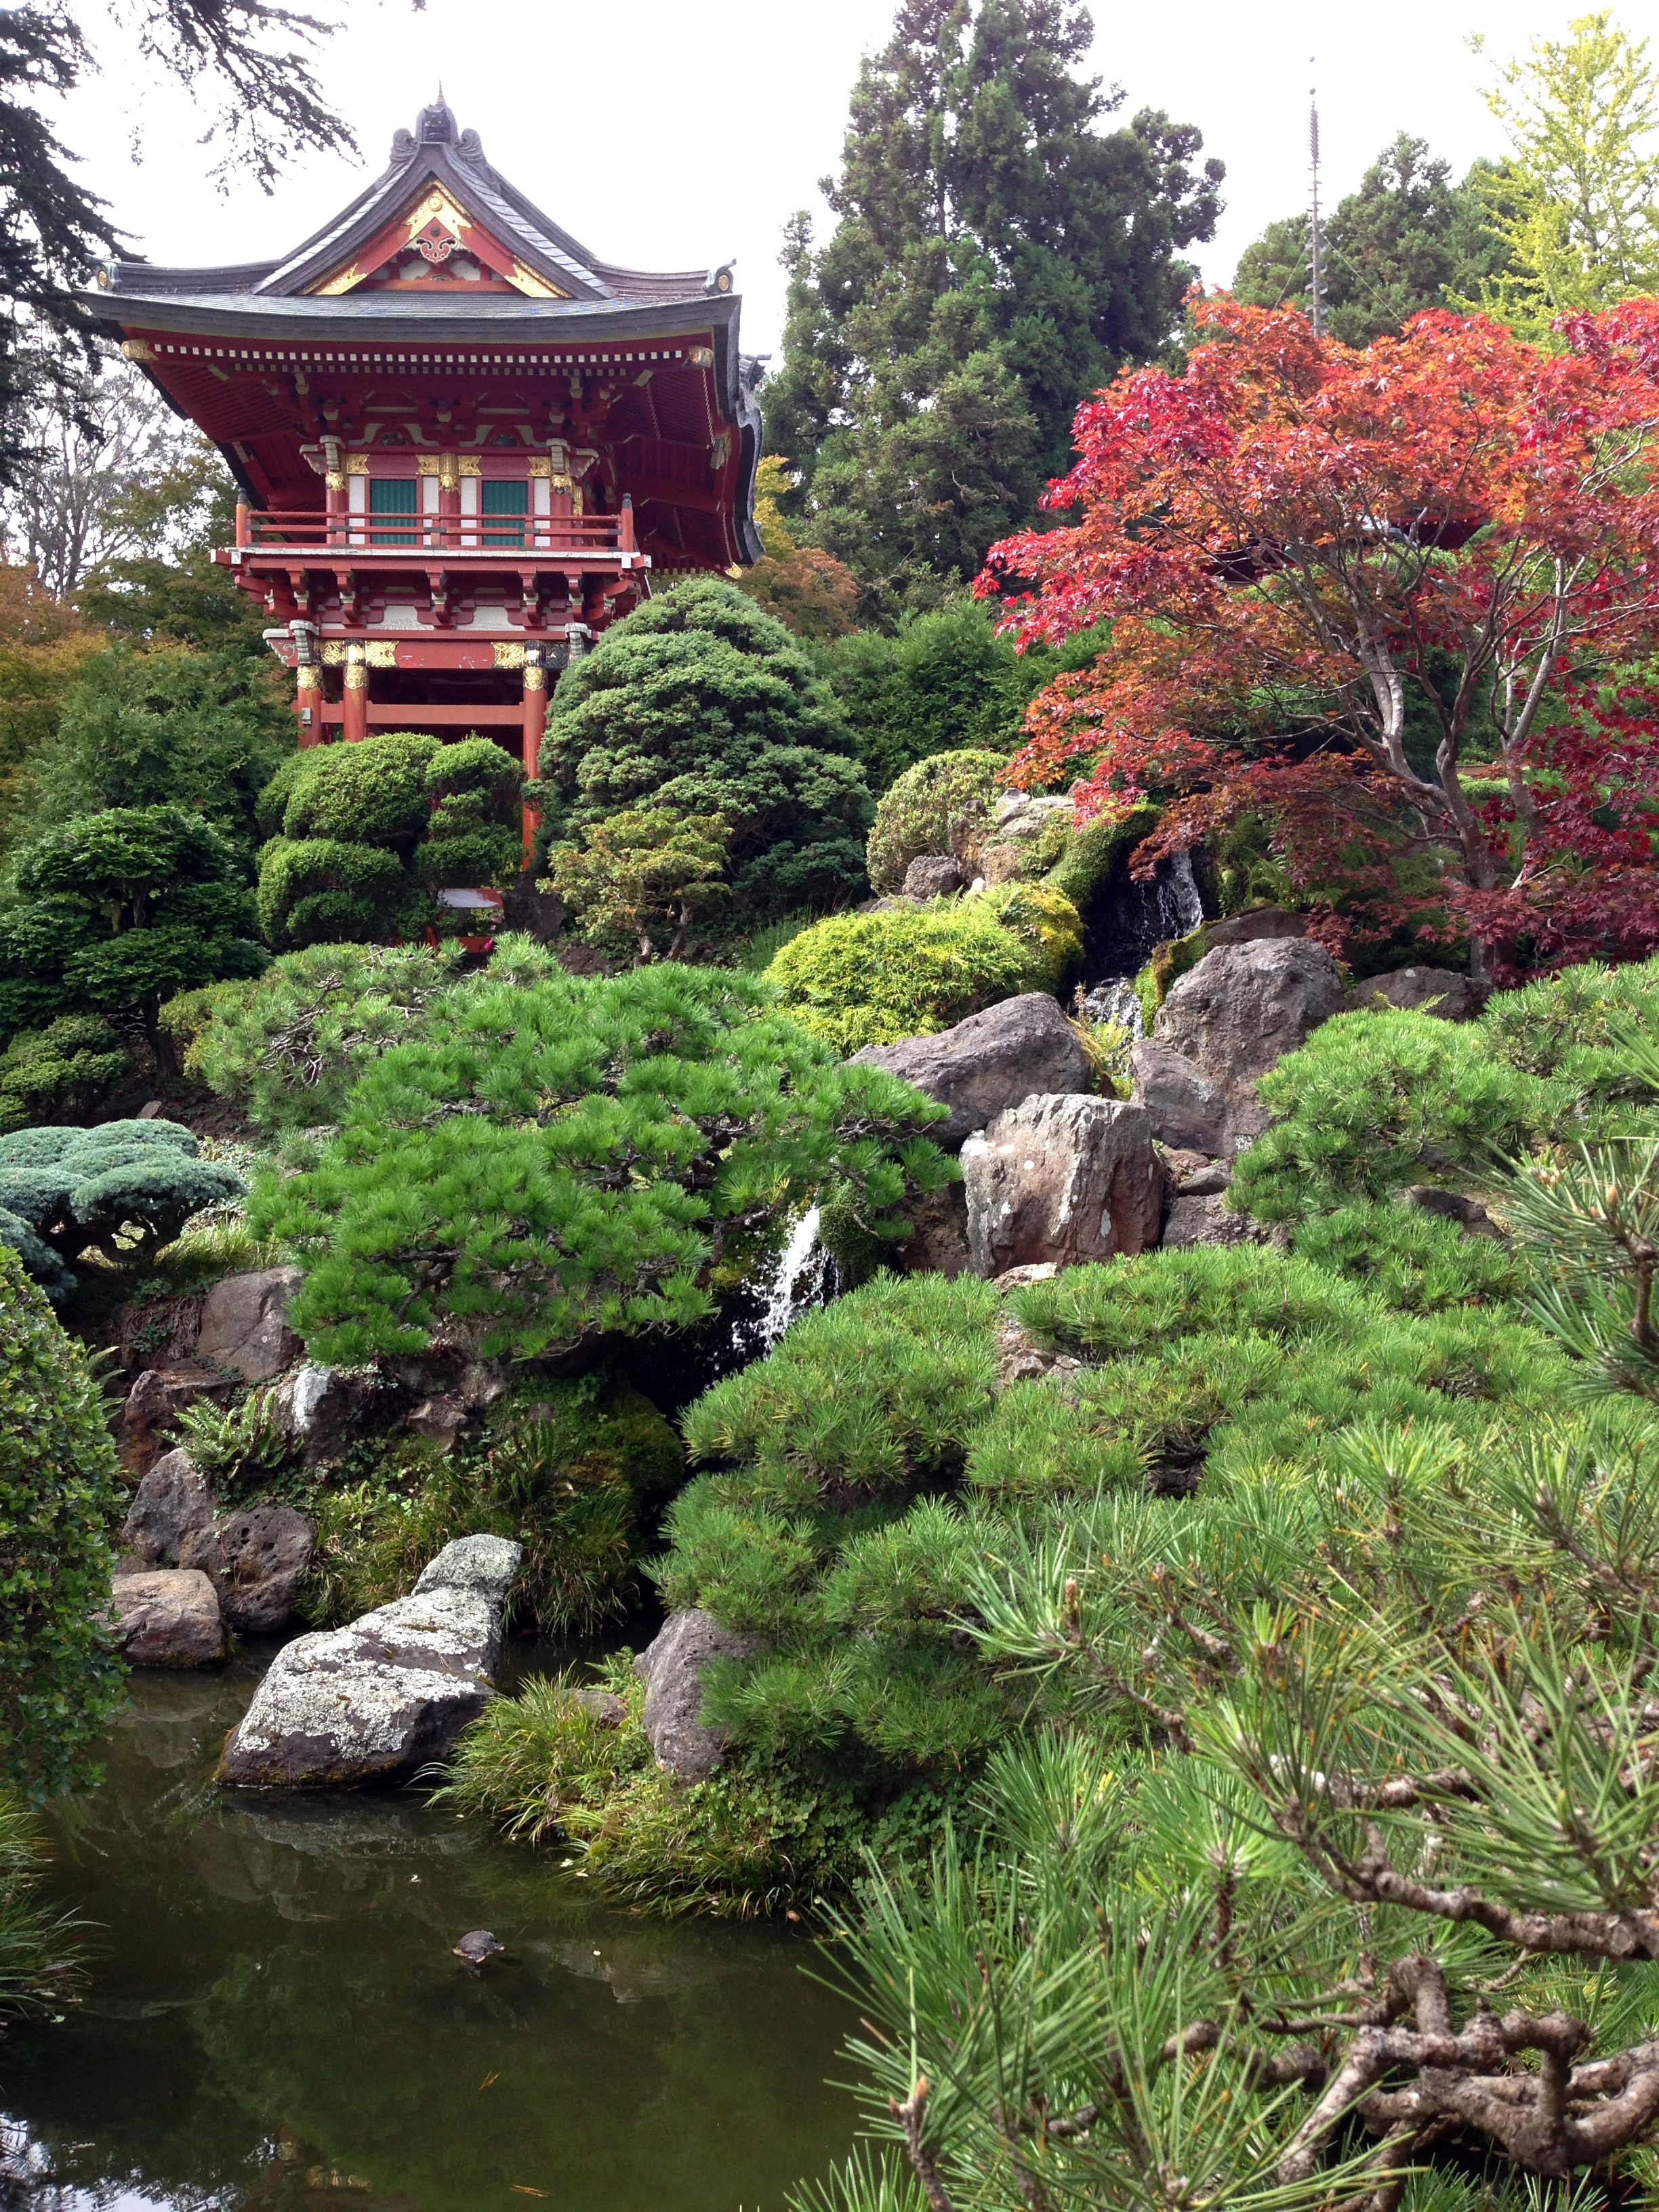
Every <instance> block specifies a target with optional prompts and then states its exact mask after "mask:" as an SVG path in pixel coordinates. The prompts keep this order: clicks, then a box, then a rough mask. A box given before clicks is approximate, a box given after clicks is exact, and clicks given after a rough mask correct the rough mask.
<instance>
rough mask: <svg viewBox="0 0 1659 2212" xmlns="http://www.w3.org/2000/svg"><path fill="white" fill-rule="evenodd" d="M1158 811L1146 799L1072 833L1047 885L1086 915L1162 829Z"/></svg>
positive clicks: (1103, 816)
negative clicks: (1118, 871) (1135, 853)
mask: <svg viewBox="0 0 1659 2212" xmlns="http://www.w3.org/2000/svg"><path fill="white" fill-rule="evenodd" d="M1157 827H1158V808H1157V807H1156V806H1154V805H1152V802H1151V801H1150V800H1149V799H1146V800H1142V801H1141V802H1140V803H1139V805H1134V806H1130V807H1126V808H1125V809H1124V811H1122V813H1121V814H1115V815H1107V814H1102V815H1097V817H1096V818H1095V819H1094V820H1093V821H1092V822H1085V823H1084V825H1083V827H1082V828H1081V829H1073V831H1072V833H1071V836H1069V837H1068V838H1067V839H1066V848H1065V850H1064V851H1063V852H1062V853H1061V854H1060V858H1059V859H1058V860H1056V861H1055V863H1054V866H1053V867H1051V868H1050V869H1049V871H1048V875H1047V876H1046V877H1045V878H1044V881H1045V882H1046V883H1047V884H1048V886H1049V888H1050V889H1051V890H1057V891H1059V892H1060V895H1061V896H1063V897H1065V898H1068V899H1070V901H1071V902H1072V904H1073V906H1074V907H1076V908H1077V909H1078V911H1079V914H1082V915H1087V913H1088V911H1089V908H1091V906H1092V905H1093V903H1094V902H1095V900H1096V899H1097V898H1098V897H1099V896H1100V895H1101V893H1102V892H1103V890H1105V889H1106V886H1107V884H1109V882H1110V881H1111V878H1112V876H1113V874H1114V873H1115V871H1116V869H1117V867H1118V866H1119V864H1120V863H1121V861H1122V860H1124V859H1125V858H1126V857H1127V854H1130V853H1131V852H1133V849H1134V848H1135V847H1136V846H1137V845H1138V844H1139V843H1140V842H1141V840H1142V838H1144V837H1150V836H1152V831H1153V830H1154V829H1156V828H1157Z"/></svg>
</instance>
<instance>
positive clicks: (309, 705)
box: [294, 661, 323, 749]
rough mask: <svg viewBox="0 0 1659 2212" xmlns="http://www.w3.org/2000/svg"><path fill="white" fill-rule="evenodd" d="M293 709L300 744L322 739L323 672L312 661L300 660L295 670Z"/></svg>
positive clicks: (314, 743)
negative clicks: (297, 723)
mask: <svg viewBox="0 0 1659 2212" xmlns="http://www.w3.org/2000/svg"><path fill="white" fill-rule="evenodd" d="M294 711H295V714H296V715H298V717H299V721H300V744H301V748H302V749H303V748H304V747H305V746H307V745H318V744H321V743H322V741H323V671H322V670H321V669H320V668H319V667H318V666H317V665H316V664H315V662H314V661H305V662H301V665H300V666H299V668H298V669H297V670H296V671H295V693H294Z"/></svg>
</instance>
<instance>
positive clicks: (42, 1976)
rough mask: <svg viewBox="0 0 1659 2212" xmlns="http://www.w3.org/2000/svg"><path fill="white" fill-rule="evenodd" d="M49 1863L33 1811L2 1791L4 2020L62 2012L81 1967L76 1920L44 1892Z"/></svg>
mask: <svg viewBox="0 0 1659 2212" xmlns="http://www.w3.org/2000/svg"><path fill="white" fill-rule="evenodd" d="M45 1866H46V1854H45V1852H44V1850H42V1848H41V1838H40V1831H39V1829H38V1827H37V1826H36V1821H35V1815H34V1814H33V1811H32V1809H31V1808H29V1807H28V1806H27V1803H26V1802H25V1801H24V1800H23V1799H22V1798H21V1797H20V1796H17V1795H16V1794H15V1792H13V1791H11V1790H0V2020H3V2019H5V2018H6V2017H7V2016H8V2015H19V2014H21V2015H24V2016H25V2017H27V2015H30V2014H35V2015H39V2014H41V2013H55V2012H58V2008H59V2007H60V2006H61V2005H62V2003H63V2002H64V1994H65V1990H66V1988H67V1987H68V1986H69V1984H68V1980H67V1978H68V1977H69V1976H70V1974H71V1973H72V1972H74V1969H75V1967H76V1954H75V1948H74V1942H73V1938H72V1936H71V1932H70V1931H71V1927H72V1923H70V1922H69V1921H68V1920H67V1919H65V1918H64V1917H62V1916H60V1915H58V1914H57V1913H53V1912H51V1911H48V1910H47V1909H46V1905H44V1904H43V1903H42V1901H41V1899H40V1895H39V1890H40V1878H41V1875H42V1874H43V1873H44V1871H45ZM58 2016H59V2017H60V2018H61V2017H62V2015H61V2013H59V2015H58Z"/></svg>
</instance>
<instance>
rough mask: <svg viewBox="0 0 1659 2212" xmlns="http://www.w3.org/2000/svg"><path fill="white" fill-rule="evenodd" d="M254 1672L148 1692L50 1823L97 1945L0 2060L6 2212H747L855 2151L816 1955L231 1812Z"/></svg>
mask: <svg viewBox="0 0 1659 2212" xmlns="http://www.w3.org/2000/svg"><path fill="white" fill-rule="evenodd" d="M261 1663H262V1662H259V1661H258V1660H252V1659H250V1660H244V1661H242V1662H238V1664H237V1666H236V1667H235V1668H233V1669H231V1670H229V1671H228V1673H226V1674H220V1675H219V1676H217V1677H209V1676H205V1675H197V1676H188V1677H172V1678H169V1677H167V1676H150V1677H148V1678H145V1679H143V1680H141V1681H140V1682H139V1683H138V1685H137V1692H136V1696H135V1699H134V1702H133V1705H132V1708H131V1711H129V1712H128V1713H127V1714H126V1715H125V1717H123V1719H122V1720H121V1722H120V1723H118V1726H117V1728H116V1729H114V1731H113V1732H112V1742H111V1748H110V1755H109V1778H108V1780H107V1782H106V1784H105V1785H104V1787H103V1788H102V1789H101V1790H98V1791H97V1792H95V1793H94V1795H93V1796H90V1797H88V1798H87V1799H84V1800H82V1801H80V1802H77V1803H76V1804H74V1805H72V1806H70V1807H69V1808H65V1809H64V1812H63V1813H62V1814H61V1816H60V1817H59V1818H58V1821H57V1823H56V1826H55V1837H56V1843H57V1855H58V1864H57V1867H56V1870H55V1874H54V1887H55V1889H56V1890H57V1892H58V1893H59V1894H60V1895H61V1896H62V1898H63V1899H64V1901H65V1902H66V1903H69V1904H70V1905H73V1906H74V1907H75V1908H76V1910H78V1911H81V1912H82V1913H83V1914H84V1915H85V1916H86V1917H88V1919H90V1920H92V1921H94V1922H95V1923H100V1925H99V1926H98V1928H97V1929H95V1930H94V1936H93V1948H94V1956H93V1960H92V1966H93V1972H92V1978H91V1981H90V1984H89V1986H88V1989H87V1990H86V1992H85V1995H84V1997H83V1999H82V2002H81V2003H80V2004H79V2005H78V2006H77V2007H76V2008H75V2009H74V2010H73V2012H72V2013H71V2014H70V2018H69V2019H68V2021H66V2022H65V2024H64V2026H62V2027H35V2026H25V2027H19V2028H16V2029H15V2030H14V2031H13V2033H12V2034H11V2035H10V2037H9V2039H8V2040H7V2042H6V2043H5V2045H4V2046H3V2049H0V2110H3V2111H4V2112H5V2113H7V2114H8V2115H9V2118H8V2119H7V2121H6V2122H5V2123H4V2124H3V2125H4V2128H5V2132H4V2133H3V2135H0V2212H82V2208H91V2207H93V2206H97V2207H100V2208H106V2207H107V2208H112V2212H113V2208H126V2207H131V2208H134V2212H137V2208H139V2207H145V2206H149V2207H167V2208H169V2209H170V2212H185V2208H190V2212H197V2208H200V2209H201V2212H207V2208H210V2207H218V2206H224V2207H227V2208H232V2207H234V2208H237V2212H301V2208H306V2212H313V2208H319V2207H321V2206H325V2205H328V2206H336V2207H338V2206H350V2207H354V2208H359V2212H393V2209H394V2208H396V2212H450V2208H454V2212H477V2208H478V2207H481V2206H483V2207H487V2206H490V2205H499V2206H500V2207H501V2208H502V2212H512V2208H513V2207H515V2206H517V2207H520V2208H522V2207H524V2206H526V2205H528V2204H530V2203H535V2202H537V2201H538V2200H539V2201H541V2202H544V2203H547V2204H548V2205H550V2206H552V2207H556V2208H568V2212H577V2208H578V2207H580V2208H581V2212H636V2208H637V2212H645V2209H646V2208H647V2207H650V2208H652V2212H658V2208H661V2207H664V2206H671V2207H673V2208H675V2212H734V2208H736V2207H738V2206H739V2205H744V2206H747V2207H749V2208H750V2212H754V2208H756V2207H757V2206H766V2207H768V2208H775V2207H777V2206H780V2205H781V2201H782V2195H783V2191H784V2189H785V2187H786V2186H787V2185H788V2184H789V2183H790V2182H791V2181H793V2180H794V2179H796V2178H797V2177H798V2176H799V2175H800V2174H802V2173H803V2172H813V2171H814V2170H817V2169H821V2168H822V2167H823V2166H824V2165H825V2164H827V2163H828V2162H829V2160H831V2159H833V2158H836V2157H838V2156H840V2155H841V2154H842V2153H843V2152H844V2151H845V2149H846V2148H847V2147H848V2143H849V2142H850V2140H851V2136H852V2132H853V2114H852V2109H851V2106H850V2103H849V2102H848V2100H847V2099H845V2097H843V2096H842V2094H840V2093H837V2092H836V2091H833V2090H831V2089H829V2088H827V2087H825V2086H824V2076H825V2075H826V2074H827V2073H830V2072H834V2071H836V2070H837V2069H836V2066H835V2063H834V2058H835V2051H836V2045H837V2044H838V2042H839V2040H840V2039H841V2036H842V2033H844V2031H845V2028H846V2027H847V2025H848V2022H847V2019H846V2016H845V2015H844V2012H843V2010H842V2007H841V2006H840V2005H839V2004H838V2003H837V2002H836V2001H835V2000H834V1999H833V1998H831V1997H830V1996H829V1995H828V1994H827V1993H826V1992H824V1991H823V1990H820V1989H818V1988H817V1985H816V1984H814V1983H812V1982H811V1981H810V1980H808V1979H807V1978H806V1977H805V1975H804V1974H802V1973H801V1972H800V1971H799V1969H800V1966H802V1964H803V1963H805V1961H806V1958H807V1954H806V1953H805V1949H804V1947H802V1946H801V1945H800V1944H799V1943H798V1942H793V1941H791V1940H789V1939H787V1938H785V1937H782V1936H778V1935H777V1934H775V1932H774V1931H771V1930H768V1929H744V1928H729V1927H721V1926H716V1925H714V1924H712V1923H708V1922H683V1923H660V1922H652V1921H641V1920H635V1919H631V1918H629V1917H625V1916H623V1915H620V1914H617V1913H615V1912H612V1911H607V1910H606V1909H605V1908H604V1907H603V1906H601V1905H599V1904H598V1903H597V1902H596V1901H595V1900H593V1899H592V1898H591V1897H590V1896H589V1894H588V1893H587V1891H586V1885H585V1884H584V1883H581V1882H579V1881H576V1880H574V1877H572V1876H568V1875H560V1874H559V1873H558V1872H557V1871H556V1869H554V1868H553V1867H551V1866H550V1864H549V1863H548V1862H547V1861H546V1860H545V1859H538V1858H536V1857H532V1855H531V1854H530V1853H528V1852H526V1851H523V1850H516V1849H512V1848H509V1847H507V1846H505V1845H503V1844H500V1843H498V1842H496V1841H495V1839H494V1838H491V1837H489V1836H488V1835H487V1834H485V1833H483V1832H481V1831H480V1830H479V1829H478V1828H477V1827H476V1826H471V1825H469V1824H465V1823H463V1822H460V1821H458V1820H455V1819H453V1817H450V1816H447V1815H444V1814H438V1813H435V1812H433V1811H431V1810H429V1809H428V1808H427V1807H426V1806H425V1805H424V1804H423V1803H422V1802H421V1801H420V1800H419V1799H418V1798H417V1797H415V1796H408V1795H404V1796H392V1795H388V1796H343V1797H339V1798H334V1799H327V1800H314V1799H286V1800H283V1799H275V1800H261V1799H249V1798H228V1799H227V1798H225V1797H223V1796H221V1794H220V1793H219V1792H217V1791H216V1790H215V1789H214V1788H213V1786H212V1783H211V1779H210V1777H211V1771H212V1765H213V1760H214V1758H215V1757H216V1753H217V1751H218V1748H219V1746H220V1744H221V1742H222V1739H223V1736H224V1733H225V1731H226V1730H227V1729H228V1728H229V1727H230V1726H231V1725H232V1724H233V1723H234V1721H235V1720H236V1718H237V1717H239V1715H240V1712H241V1711H242V1710H243V1708H244V1707H245V1706H246V1703H247V1699H248V1698H249V1696H250V1695H251V1693H252V1687H253V1684H254V1681H255V1680H257V1678H258V1672H259V1668H260V1665H261ZM471 1928H489V1929H494V1930H495V1934H496V1935H497V1936H499V1937H500V1938H501V1941H502V1942H504V1943H505V1944H506V1946H507V1949H506V1952H505V1954H504V1955H503V1956H502V1957H501V1958H499V1959H495V1960H492V1961H491V1962H490V1963H489V1966H487V1967H486V1968H484V1969H483V1971H482V1972H478V1973H476V1974H475V1973H473V1972H471V1971H470V1970H469V1969H468V1968H467V1966H465V1964H464V1963H463V1962H462V1961H461V1960H459V1959H457V1958H455V1957H454V1956H453V1954H452V1950H451V1947H452V1946H453V1943H454V1942H455V1941H456V1939H457V1937H458V1936H460V1935H461V1934H462V1933H463V1932H464V1931H465V1930H466V1929H471Z"/></svg>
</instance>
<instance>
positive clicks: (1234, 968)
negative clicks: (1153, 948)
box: [1152, 937, 1343, 1152]
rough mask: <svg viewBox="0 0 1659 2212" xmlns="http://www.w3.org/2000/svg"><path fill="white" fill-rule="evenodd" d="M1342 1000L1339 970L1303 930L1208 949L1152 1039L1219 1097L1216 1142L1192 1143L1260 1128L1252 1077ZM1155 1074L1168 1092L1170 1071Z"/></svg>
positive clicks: (1224, 1148)
mask: <svg viewBox="0 0 1659 2212" xmlns="http://www.w3.org/2000/svg"><path fill="white" fill-rule="evenodd" d="M1342 1006H1343V987H1342V976H1341V973H1340V969H1338V967H1337V964H1336V963H1335V961H1334V960H1333V959H1332V957H1331V956H1330V954H1329V953H1328V952H1327V951H1324V949H1323V948H1322V946H1320V945H1310V944H1309V943H1308V941H1307V939H1305V938H1301V937H1285V938H1253V939H1250V940H1249V941H1248V942H1247V943H1245V944H1243V945H1218V946H1217V948H1216V949H1215V951H1212V952H1206V954H1205V956H1204V957H1203V958H1202V959H1201V960H1200V962H1199V963H1198V965H1197V966H1196V967H1195V968H1194V969H1189V970H1188V973H1187V974H1186V975H1183V976H1182V979H1181V981H1179V982H1178V983H1177V984H1176V986H1175V987H1174V989H1173V990H1172V991H1171V992H1170V995H1169V997H1168V998H1167V999H1165V1000H1164V1004H1163V1005H1162V1006H1160V1007H1159V1008H1158V1018H1157V1019H1156V1021H1155V1022H1154V1023H1153V1024H1152V1042H1153V1043H1154V1045H1156V1046H1158V1047H1159V1048H1162V1049H1163V1050H1164V1052H1166V1053H1172V1054H1179V1055H1180V1056H1181V1058H1182V1059H1183V1060H1186V1061H1188V1063H1190V1065H1191V1066H1193V1067H1194V1068H1196V1069H1197V1070H1198V1072H1199V1074H1200V1076H1201V1077H1202V1078H1203V1079H1206V1080H1207V1082H1209V1083H1210V1084H1211V1085H1213V1086H1214V1088H1215V1090H1216V1091H1217V1092H1218V1094H1219V1096H1220V1097H1221V1098H1222V1100H1223V1101H1224V1103H1225V1121H1224V1125H1223V1127H1222V1129H1221V1131H1220V1137H1221V1141H1220V1143H1218V1144H1217V1145H1214V1146H1194V1149H1195V1150H1200V1151H1212V1150H1213V1151H1215V1152H1237V1150H1238V1149H1239V1148H1240V1146H1243V1145H1245V1144H1248V1143H1249V1140H1250V1139H1251V1138H1252V1137H1255V1136H1258V1135H1259V1134H1260V1133H1261V1130H1262V1129H1263V1128H1264V1127H1266V1126H1267V1113H1266V1110H1265V1109H1264V1108H1263V1107H1262V1106H1261V1104H1260V1103H1259V1102H1258V1100H1257V1098H1256V1096H1255V1084H1256V1079H1257V1078H1258V1077H1259V1076H1262V1075H1265V1074H1266V1073H1267V1071H1268V1069H1269V1068H1271V1067H1274V1066H1277V1065H1278V1063H1279V1061H1280V1060H1282V1059H1283V1058H1284V1056H1285V1054H1286V1053H1287V1052H1296V1051H1297V1050H1299V1049H1300V1048H1301V1047H1302V1046H1303V1045H1304V1044H1305V1043H1306V1042H1307V1041H1308V1039H1309V1037H1310V1036H1311V1035H1312V1034H1313V1032H1314V1030H1316V1029H1317V1028H1318V1027H1319V1025H1320V1024H1321V1023H1322V1022H1326V1021H1328V1020H1329V1019H1330V1018H1331V1016H1332V1015H1333V1014H1337V1013H1340V1012H1341V1011H1342ZM1162 1080H1164V1082H1165V1083H1166V1084H1167V1085H1169V1086H1170V1089H1171V1091H1172V1092H1173V1090H1174V1087H1175V1084H1174V1075H1173V1073H1170V1072H1169V1071H1167V1070H1166V1071H1165V1073H1164V1077H1163V1078H1162ZM1170 1141H1172V1142H1173V1141H1176V1139H1173V1138H1171V1139H1170Z"/></svg>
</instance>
